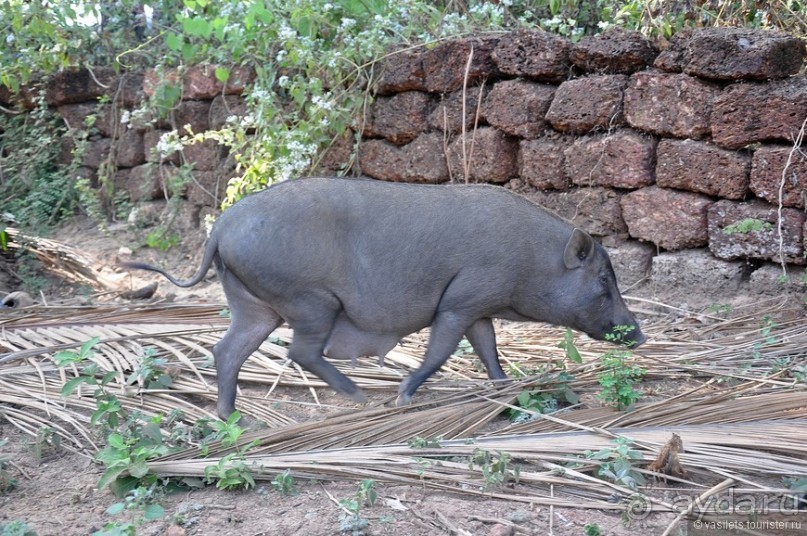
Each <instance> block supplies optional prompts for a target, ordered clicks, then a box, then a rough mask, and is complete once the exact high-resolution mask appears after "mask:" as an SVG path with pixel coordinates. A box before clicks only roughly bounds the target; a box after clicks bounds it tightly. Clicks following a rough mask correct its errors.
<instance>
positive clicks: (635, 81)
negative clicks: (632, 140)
mask: <svg viewBox="0 0 807 536" xmlns="http://www.w3.org/2000/svg"><path fill="white" fill-rule="evenodd" d="M718 95H720V88H719V87H718V86H716V85H714V84H710V83H708V82H703V81H701V80H698V79H697V78H694V77H692V76H689V75H686V74H668V73H659V72H651V71H646V72H640V73H635V74H633V75H632V76H631V79H630V82H629V84H628V89H627V90H626V91H625V100H624V113H625V119H627V122H628V124H629V125H631V126H632V127H634V128H637V129H639V130H643V131H645V132H650V133H653V134H657V135H659V136H666V137H674V138H692V139H700V138H703V137H704V136H706V135H708V134H709V132H710V124H709V116H710V114H711V110H712V102H713V101H714V100H715V98H717V96H718Z"/></svg>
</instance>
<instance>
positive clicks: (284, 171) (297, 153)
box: [275, 133, 317, 181]
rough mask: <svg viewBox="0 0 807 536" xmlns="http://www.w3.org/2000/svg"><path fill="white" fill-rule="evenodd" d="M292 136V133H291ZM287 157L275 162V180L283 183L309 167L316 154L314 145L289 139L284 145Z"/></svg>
mask: <svg viewBox="0 0 807 536" xmlns="http://www.w3.org/2000/svg"><path fill="white" fill-rule="evenodd" d="M291 135H292V136H294V134H293V133H291ZM286 151H287V152H288V155H287V156H282V157H280V158H277V159H276V160H275V165H276V166H277V180H281V181H285V180H288V179H291V178H294V177H297V176H299V175H300V174H301V173H302V172H304V171H305V170H306V169H307V168H308V167H309V166H310V165H311V159H312V158H313V156H314V155H315V154H316V152H317V146H316V144H314V143H303V142H302V141H300V140H296V139H291V140H289V141H288V142H287V143H286Z"/></svg>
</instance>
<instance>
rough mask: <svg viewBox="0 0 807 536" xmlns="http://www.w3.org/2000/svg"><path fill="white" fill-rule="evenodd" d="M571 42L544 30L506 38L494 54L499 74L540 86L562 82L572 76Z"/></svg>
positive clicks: (523, 31) (516, 32)
mask: <svg viewBox="0 0 807 536" xmlns="http://www.w3.org/2000/svg"><path fill="white" fill-rule="evenodd" d="M571 50H572V42H571V41H570V40H569V39H566V38H565V37H559V36H557V35H554V34H551V33H549V32H544V31H541V30H517V31H514V32H510V33H508V34H505V35H503V36H502V37H501V39H500V40H499V43H498V44H497V45H496V48H495V49H494V50H493V54H492V58H493V61H494V63H495V64H496V65H497V66H498V68H499V70H500V71H501V72H502V73H504V74H506V75H509V76H519V77H523V78H528V79H530V80H536V81H539V82H563V81H564V80H566V78H567V77H568V76H569V70H570V68H571V60H570V59H569V56H570V53H571Z"/></svg>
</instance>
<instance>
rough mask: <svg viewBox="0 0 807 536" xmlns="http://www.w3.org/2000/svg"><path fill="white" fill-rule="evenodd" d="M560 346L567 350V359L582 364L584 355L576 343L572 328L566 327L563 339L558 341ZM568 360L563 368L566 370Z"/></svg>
mask: <svg viewBox="0 0 807 536" xmlns="http://www.w3.org/2000/svg"><path fill="white" fill-rule="evenodd" d="M558 348H562V349H563V350H564V351H565V352H566V361H571V362H572V363H577V364H580V363H582V362H583V356H581V355H580V351H579V350H578V349H577V346H576V345H575V344H574V333H573V332H572V330H570V329H568V328H567V329H566V333H564V334H563V340H562V341H561V342H560V343H558ZM566 361H564V362H563V369H564V370H566Z"/></svg>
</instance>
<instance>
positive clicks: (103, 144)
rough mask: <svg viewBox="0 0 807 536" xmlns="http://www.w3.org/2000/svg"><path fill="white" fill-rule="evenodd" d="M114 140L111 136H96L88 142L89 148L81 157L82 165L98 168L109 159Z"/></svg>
mask: <svg viewBox="0 0 807 536" xmlns="http://www.w3.org/2000/svg"><path fill="white" fill-rule="evenodd" d="M111 147H112V140H110V139H109V138H96V139H92V140H90V141H89V142H87V148H86V150H85V151H84V155H83V156H82V158H81V165H83V166H86V167H89V168H92V169H98V168H100V167H101V165H102V164H104V163H105V162H107V160H108V159H109V151H110V148H111Z"/></svg>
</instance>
